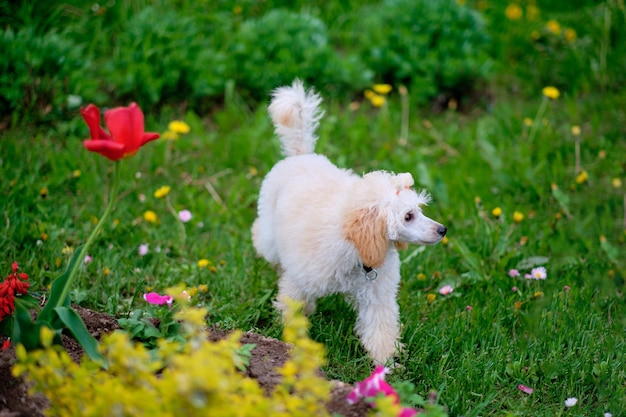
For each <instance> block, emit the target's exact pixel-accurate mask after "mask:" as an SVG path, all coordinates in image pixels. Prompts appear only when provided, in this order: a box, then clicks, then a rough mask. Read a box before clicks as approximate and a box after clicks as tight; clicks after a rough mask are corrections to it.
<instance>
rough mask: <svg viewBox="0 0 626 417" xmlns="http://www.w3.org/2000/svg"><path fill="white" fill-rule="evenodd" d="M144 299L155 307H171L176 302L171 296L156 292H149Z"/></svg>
mask: <svg viewBox="0 0 626 417" xmlns="http://www.w3.org/2000/svg"><path fill="white" fill-rule="evenodd" d="M143 299H144V300H146V302H148V303H149V304H154V305H159V306H160V305H163V304H168V305H171V304H172V303H173V302H174V298H172V297H171V296H169V295H160V294H158V293H156V292H149V293H147V294H144V295H143Z"/></svg>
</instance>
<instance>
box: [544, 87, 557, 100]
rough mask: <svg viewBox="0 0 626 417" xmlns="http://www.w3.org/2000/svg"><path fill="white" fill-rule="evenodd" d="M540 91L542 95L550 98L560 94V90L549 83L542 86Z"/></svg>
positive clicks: (553, 98)
mask: <svg viewBox="0 0 626 417" xmlns="http://www.w3.org/2000/svg"><path fill="white" fill-rule="evenodd" d="M541 92H542V93H543V95H544V96H546V97H548V98H549V99H552V100H556V99H557V98H559V96H560V95H561V92H560V91H559V89H558V88H556V87H552V86H551V85H549V86H547V87H544V88H543V90H541Z"/></svg>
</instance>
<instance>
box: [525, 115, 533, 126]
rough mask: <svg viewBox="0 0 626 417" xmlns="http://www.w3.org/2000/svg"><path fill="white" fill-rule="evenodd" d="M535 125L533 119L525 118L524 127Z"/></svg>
mask: <svg viewBox="0 0 626 417" xmlns="http://www.w3.org/2000/svg"><path fill="white" fill-rule="evenodd" d="M532 125H533V119H531V118H530V117H524V126H532Z"/></svg>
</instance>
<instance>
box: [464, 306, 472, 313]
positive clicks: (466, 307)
mask: <svg viewBox="0 0 626 417" xmlns="http://www.w3.org/2000/svg"><path fill="white" fill-rule="evenodd" d="M473 309H474V307H472V306H465V310H467V312H468V313H471V312H472V310H473Z"/></svg>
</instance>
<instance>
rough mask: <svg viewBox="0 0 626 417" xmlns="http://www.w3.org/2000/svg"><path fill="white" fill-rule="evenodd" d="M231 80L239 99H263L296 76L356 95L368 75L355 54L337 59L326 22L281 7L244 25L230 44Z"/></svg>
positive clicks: (369, 78)
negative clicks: (237, 90)
mask: <svg viewBox="0 0 626 417" xmlns="http://www.w3.org/2000/svg"><path fill="white" fill-rule="evenodd" d="M232 55H233V59H234V60H235V62H237V63H238V66H239V67H238V68H237V69H236V72H235V73H234V75H235V80H236V82H237V86H238V88H239V89H240V90H242V91H243V95H248V96H251V97H253V98H255V99H265V98H266V97H267V95H268V93H269V92H270V91H271V90H273V89H274V88H276V87H278V86H281V85H285V84H289V83H291V82H292V81H293V80H294V79H295V78H300V79H302V80H303V81H305V82H306V84H308V85H315V86H317V87H318V88H319V89H322V90H326V91H341V92H346V91H357V90H360V89H362V88H364V87H365V86H367V85H369V84H370V82H371V80H372V74H371V72H370V71H369V70H368V69H367V68H366V67H365V66H364V65H363V63H362V62H361V61H360V60H359V58H358V57H357V56H355V55H347V56H340V55H339V54H338V53H337V52H336V51H335V50H334V49H333V48H332V47H331V45H330V44H329V39H328V30H327V28H326V26H325V24H324V23H323V22H322V21H321V20H319V19H317V18H316V17H314V16H311V15H308V14H303V13H295V12H291V11H287V10H284V9H277V10H272V11H270V12H268V13H267V14H265V15H263V16H261V17H260V18H258V19H251V20H247V21H245V22H244V23H243V24H242V25H241V28H240V31H239V33H238V34H237V36H236V38H235V41H234V44H233V45H232Z"/></svg>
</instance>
